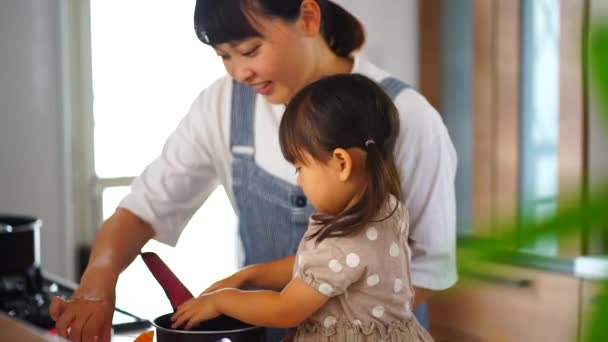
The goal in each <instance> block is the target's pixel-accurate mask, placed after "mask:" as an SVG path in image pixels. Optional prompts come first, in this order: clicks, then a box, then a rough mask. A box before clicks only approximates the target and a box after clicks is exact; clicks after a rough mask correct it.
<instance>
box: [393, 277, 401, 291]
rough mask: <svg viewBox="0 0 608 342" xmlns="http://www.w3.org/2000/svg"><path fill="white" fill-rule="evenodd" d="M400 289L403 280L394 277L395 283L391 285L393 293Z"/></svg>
mask: <svg viewBox="0 0 608 342" xmlns="http://www.w3.org/2000/svg"><path fill="white" fill-rule="evenodd" d="M402 289H403V280H401V279H395V284H394V285H393V290H394V291H395V293H399V292H401V290H402Z"/></svg>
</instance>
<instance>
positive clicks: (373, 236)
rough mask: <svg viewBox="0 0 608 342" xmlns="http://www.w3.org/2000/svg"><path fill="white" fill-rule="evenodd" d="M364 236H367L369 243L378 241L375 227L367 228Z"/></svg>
mask: <svg viewBox="0 0 608 342" xmlns="http://www.w3.org/2000/svg"><path fill="white" fill-rule="evenodd" d="M365 236H367V238H368V239H369V240H370V241H376V240H378V229H376V228H375V227H369V228H367V230H366V231H365Z"/></svg>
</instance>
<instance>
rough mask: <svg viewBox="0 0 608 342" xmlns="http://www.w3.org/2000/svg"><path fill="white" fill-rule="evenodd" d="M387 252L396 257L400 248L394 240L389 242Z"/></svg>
mask: <svg viewBox="0 0 608 342" xmlns="http://www.w3.org/2000/svg"><path fill="white" fill-rule="evenodd" d="M388 253H389V254H390V255H391V256H392V257H393V258H396V257H398V256H399V253H400V250H399V245H398V244H397V243H396V242H393V243H391V247H390V248H389V250H388Z"/></svg>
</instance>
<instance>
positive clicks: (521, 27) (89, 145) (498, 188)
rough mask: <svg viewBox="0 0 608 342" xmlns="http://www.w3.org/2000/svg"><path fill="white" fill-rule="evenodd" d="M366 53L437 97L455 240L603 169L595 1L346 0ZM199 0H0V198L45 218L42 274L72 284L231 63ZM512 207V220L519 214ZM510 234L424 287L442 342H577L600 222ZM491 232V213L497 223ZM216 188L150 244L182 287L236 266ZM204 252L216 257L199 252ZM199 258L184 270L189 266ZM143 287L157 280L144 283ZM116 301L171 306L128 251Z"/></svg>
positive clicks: (604, 4)
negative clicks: (203, 22) (593, 41)
mask: <svg viewBox="0 0 608 342" xmlns="http://www.w3.org/2000/svg"><path fill="white" fill-rule="evenodd" d="M337 2H338V3H340V4H341V5H343V6H344V7H345V8H346V9H348V10H349V11H351V12H352V13H353V14H355V15H356V16H357V17H358V18H359V19H360V20H361V21H362V23H363V24H364V26H365V28H366V30H367V36H368V37H367V44H366V46H365V48H364V50H363V51H362V52H361V53H362V54H363V55H364V56H366V57H367V58H368V59H370V60H372V61H373V62H374V63H376V64H377V65H379V66H381V67H383V68H385V69H387V70H388V71H390V72H392V73H394V74H395V75H396V76H398V77H400V78H402V79H403V80H405V81H406V82H408V83H410V84H412V85H413V86H414V87H416V88H417V89H418V90H419V91H420V92H421V93H423V94H424V95H425V96H426V97H427V98H428V100H429V101H430V102H431V103H432V104H433V105H434V106H435V107H436V108H437V109H439V111H440V113H441V114H442V117H443V120H444V122H445V123H446V125H447V126H448V129H449V132H450V136H451V137H452V140H453V142H454V144H455V146H456V149H457V152H458V156H459V165H458V174H457V179H456V187H457V215H458V233H459V242H461V243H463V244H466V243H467V242H469V241H479V240H483V239H491V238H493V237H496V236H501V235H502V234H504V233H505V231H507V230H508V231H509V232H510V233H514V234H516V235H517V233H518V229H524V228H522V227H523V226H525V225H524V224H523V223H529V222H543V221H544V220H547V219H550V218H551V217H553V216H554V215H555V213H556V212H557V211H558V210H559V208H560V207H561V206H563V205H565V204H566V203H570V202H571V201H584V199H585V198H587V196H589V194H590V193H591V192H592V190H594V189H596V188H597V187H599V186H600V185H601V184H605V182H606V180H607V175H608V153H607V152H606V151H608V133H607V132H608V129H607V125H606V121H602V119H601V116H602V113H603V112H602V109H601V108H600V107H599V102H598V100H597V98H598V95H600V94H597V90H596V89H595V88H594V87H593V86H592V84H591V83H590V81H589V75H590V73H592V72H593V70H591V71H590V70H589V67H588V64H587V62H588V38H589V36H590V35H591V34H593V27H594V25H595V24H599V23H605V22H608V1H605V0H507V1H504V0H502V1H501V0H377V1H369V0H341V1H337ZM193 9H194V0H183V1H168V0H154V1H152V0H147V1H144V0H122V1H117V0H48V1H42V0H0V213H5V214H25V215H33V216H36V217H40V218H41V219H42V220H43V226H42V228H41V230H40V233H41V244H40V250H41V255H40V257H41V258H40V259H41V264H42V269H43V270H44V271H45V272H49V273H52V274H56V275H58V276H60V277H63V278H65V279H70V280H74V281H77V279H78V278H79V275H80V272H81V270H82V267H83V263H84V262H85V261H86V254H87V250H88V247H89V245H90V243H91V242H92V240H93V238H94V236H95V233H96V229H97V228H98V227H99V225H100V223H101V222H102V220H103V219H105V218H107V217H109V215H111V214H112V212H113V211H114V209H115V207H116V204H117V203H118V201H120V199H121V198H122V196H124V194H125V193H126V192H127V191H128V187H129V184H130V182H131V181H132V179H133V177H135V176H136V175H138V174H139V173H140V172H141V170H142V169H143V168H144V167H145V166H146V165H147V164H148V163H149V162H150V161H151V160H152V159H153V158H154V157H155V156H156V155H157V154H158V153H159V151H160V149H161V148H162V144H163V143H164V140H165V138H166V137H167V135H168V134H169V133H170V132H171V131H172V130H173V129H174V128H175V126H176V125H177V123H178V121H179V120H180V119H181V118H182V116H183V115H184V114H185V113H186V111H187V110H188V108H189V106H190V104H191V101H192V100H193V99H194V98H195V96H196V95H197V94H198V93H199V92H200V91H201V90H202V89H203V88H204V87H206V86H207V85H209V84H211V83H212V82H213V81H214V80H216V79H217V78H219V77H221V76H222V75H224V74H225V71H224V69H223V66H222V64H221V60H220V59H219V58H218V57H217V56H216V55H215V53H214V51H213V50H212V49H210V48H209V47H207V46H205V45H203V44H201V43H200V42H199V41H198V40H197V38H196V36H195V34H194V30H193V28H192V14H193ZM524 221H525V222H524ZM606 224H608V223H605V224H604V226H602V225H601V224H600V225H595V224H585V222H580V226H578V227H575V228H576V229H575V233H573V234H570V235H568V237H567V238H560V237H559V236H557V235H551V234H548V235H544V236H543V237H542V238H541V239H536V240H534V241H532V242H529V241H522V243H521V244H517V245H516V246H514V248H513V249H511V250H509V251H508V252H509V253H508V254H506V256H505V257H504V258H503V260H501V261H500V262H492V263H480V264H479V268H478V269H477V270H474V271H470V270H469V271H468V272H465V273H461V280H460V282H459V284H458V285H457V286H456V287H455V288H453V289H451V290H449V291H447V292H443V293H441V294H439V295H436V296H435V297H433V298H432V300H431V302H430V308H429V310H430V317H431V331H432V333H433V335H434V336H435V338H436V339H437V340H438V341H497V340H498V341H574V340H577V339H582V336H583V335H584V330H585V326H586V325H587V324H588V322H589V317H588V313H589V310H590V309H591V308H592V307H593V305H594V304H593V303H596V302H597V301H598V299H597V298H598V296H599V295H600V290H599V282H600V281H601V280H602V279H606V278H608V235H607V234H606V233H604V231H605V229H606V228H607V227H606V226H605V225H606ZM500 227H504V228H500ZM236 241H237V237H236V217H235V215H234V212H233V209H232V208H231V206H230V203H229V202H228V199H227V197H226V194H225V192H224V190H223V189H222V188H221V187H220V188H218V189H217V190H216V191H215V192H214V194H213V195H212V196H211V197H210V199H209V200H208V201H207V202H206V203H205V205H204V206H203V207H202V208H201V209H200V210H199V211H198V212H197V214H196V215H195V217H194V218H193V219H192V220H191V222H190V224H189V226H188V228H187V229H186V230H185V232H184V234H183V235H182V237H181V239H180V241H179V243H178V247H179V248H170V247H167V246H163V245H161V244H158V243H155V242H150V243H149V244H148V245H147V246H146V247H145V249H146V250H154V251H157V252H158V253H159V254H160V255H161V256H162V257H163V259H165V260H166V262H167V263H168V264H169V265H170V266H171V268H172V269H173V270H174V271H175V272H176V273H177V275H178V276H179V277H180V278H181V279H182V280H183V281H184V283H186V284H187V285H188V287H189V288H190V289H191V291H192V292H193V293H199V292H201V291H202V290H203V289H204V288H205V287H206V286H208V285H210V284H211V283H212V282H213V281H215V280H217V279H218V278H221V277H224V276H226V275H228V274H230V273H232V272H234V271H235V270H236V269H237V252H236V250H237V248H236V246H237V244H236ZM199 260H208V261H209V262H205V263H199V262H198V261H199ZM192 261H197V264H200V265H203V266H201V268H200V269H197V270H196V271H195V272H192V269H191V266H190V265H189V263H191V262H192ZM150 284H154V285H150ZM117 291H118V293H117V296H118V298H117V303H118V305H119V306H122V307H126V308H128V309H129V310H130V311H132V312H134V313H136V314H138V315H141V316H143V317H147V318H151V317H155V316H157V315H159V314H162V313H165V312H167V311H169V310H170V305H169V303H168V301H167V302H165V301H164V300H159V301H152V302H151V301H149V298H152V297H151V296H158V298H161V297H162V296H163V293H162V290H161V289H160V287H158V286H156V284H155V282H154V280H153V279H152V277H151V276H150V275H149V274H148V272H147V270H146V269H144V266H143V263H142V262H141V261H140V260H136V261H135V262H134V263H133V264H132V265H131V266H130V267H129V269H128V270H127V271H126V272H125V273H124V274H123V276H121V279H120V281H119V285H118V290H117Z"/></svg>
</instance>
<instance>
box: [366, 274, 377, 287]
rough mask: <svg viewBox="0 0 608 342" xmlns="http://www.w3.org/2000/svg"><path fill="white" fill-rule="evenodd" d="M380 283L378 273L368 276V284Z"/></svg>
mask: <svg viewBox="0 0 608 342" xmlns="http://www.w3.org/2000/svg"><path fill="white" fill-rule="evenodd" d="M379 283H380V276H379V275H377V274H372V275H371V276H369V277H367V286H376V285H378V284H379Z"/></svg>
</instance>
